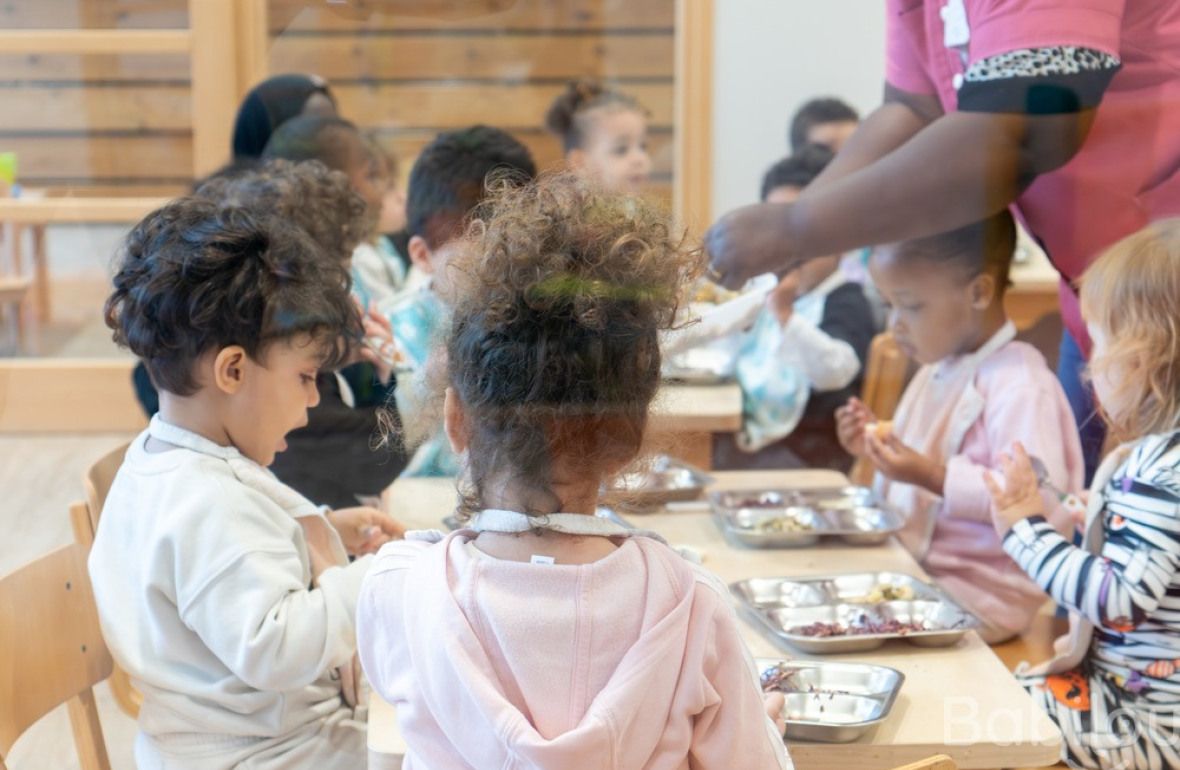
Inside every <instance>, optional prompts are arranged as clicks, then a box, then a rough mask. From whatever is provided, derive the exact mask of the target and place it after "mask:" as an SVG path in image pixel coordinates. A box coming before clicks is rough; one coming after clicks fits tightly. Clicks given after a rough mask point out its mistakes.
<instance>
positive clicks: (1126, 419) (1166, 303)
mask: <svg viewBox="0 0 1180 770" xmlns="http://www.w3.org/2000/svg"><path fill="white" fill-rule="evenodd" d="M1081 300H1082V316H1083V317H1084V318H1085V319H1086V321H1087V323H1090V324H1092V325H1094V326H1097V327H1098V328H1100V329H1101V330H1102V332H1103V334H1104V335H1105V337H1106V344H1105V345H1104V351H1103V354H1102V355H1101V356H1098V357H1095V358H1092V359H1091V361H1090V371H1091V372H1093V371H1096V370H1103V371H1104V372H1105V373H1106V377H1107V378H1108V379H1109V381H1110V382H1111V384H1112V387H1113V389H1114V392H1113V393H1112V394H1111V396H1110V397H1109V398H1108V399H1107V400H1108V401H1110V402H1111V403H1109V404H1104V405H1103V406H1102V409H1103V413H1104V415H1105V417H1106V420H1107V422H1108V423H1109V425H1110V427H1111V429H1112V431H1113V432H1114V433H1115V435H1116V436H1117V437H1118V438H1120V439H1123V440H1129V439H1133V438H1138V437H1140V436H1145V435H1148V434H1151V433H1161V432H1165V431H1170V430H1173V429H1175V428H1176V427H1177V425H1180V218H1177V219H1165V220H1161V221H1159V222H1155V223H1153V224H1151V225H1148V226H1147V227H1145V228H1144V229H1142V230H1140V231H1139V232H1137V233H1135V234H1134V235H1130V236H1128V237H1126V238H1124V239H1123V240H1121V241H1119V242H1118V243H1116V244H1115V245H1114V246H1111V247H1110V248H1109V249H1108V250H1107V251H1106V253H1104V254H1103V255H1102V256H1101V257H1100V258H1099V259H1098V261H1096V262H1095V263H1094V264H1092V265H1091V266H1090V268H1089V269H1088V270H1086V273H1085V275H1083V276H1082V290H1081Z"/></svg>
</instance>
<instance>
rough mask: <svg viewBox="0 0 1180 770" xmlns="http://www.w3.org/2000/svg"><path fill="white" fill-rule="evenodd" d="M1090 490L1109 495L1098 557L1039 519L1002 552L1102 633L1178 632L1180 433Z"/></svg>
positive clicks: (1143, 447)
mask: <svg viewBox="0 0 1180 770" xmlns="http://www.w3.org/2000/svg"><path fill="white" fill-rule="evenodd" d="M1093 494H1101V495H1102V496H1103V498H1104V506H1103V510H1102V512H1101V514H1100V515H1101V516H1103V522H1104V524H1103V526H1104V530H1105V542H1104V544H1103V546H1102V549H1101V552H1100V553H1099V554H1097V555H1095V554H1091V553H1089V552H1088V551H1085V550H1083V549H1082V548H1079V547H1077V546H1075V545H1074V544H1073V543H1071V542H1070V541H1069V540H1066V539H1065V538H1063V537H1062V536H1061V535H1060V534H1058V533H1057V531H1056V530H1054V529H1053V527H1052V526H1051V525H1050V524H1049V523H1048V522H1047V521H1046V520H1045V519H1044V517H1042V516H1033V517H1031V518H1029V519H1026V520H1024V521H1021V522H1018V523H1017V524H1016V525H1015V526H1014V527H1013V528H1012V529H1011V530H1010V531H1009V532H1008V534H1007V535H1006V536H1005V537H1004V543H1003V547H1004V550H1005V551H1006V552H1007V553H1008V555H1009V556H1011V557H1012V559H1014V560H1015V561H1016V563H1017V564H1019V565H1020V566H1021V568H1022V569H1024V570H1025V571H1026V572H1027V573H1028V574H1029V575H1030V576H1031V577H1032V578H1033V580H1035V581H1036V582H1037V584H1038V585H1040V586H1041V587H1042V588H1043V589H1044V590H1045V592H1046V593H1048V594H1049V595H1050V596H1051V597H1052V598H1053V599H1054V600H1055V601H1057V603H1059V604H1061V605H1063V606H1065V607H1068V608H1069V609H1071V610H1073V611H1074V612H1077V613H1079V614H1081V615H1082V616H1083V617H1085V618H1086V619H1087V620H1089V621H1090V622H1091V623H1093V624H1094V625H1095V626H1096V627H1097V628H1098V629H1099V631H1100V633H1103V634H1104V635H1107V636H1109V635H1112V634H1111V632H1113V635H1116V636H1117V635H1122V634H1128V633H1130V632H1133V631H1135V630H1137V629H1141V630H1143V631H1150V632H1152V633H1153V634H1154V633H1157V632H1159V631H1161V630H1165V629H1166V630H1174V631H1180V574H1178V573H1180V431H1176V432H1173V433H1170V434H1158V435H1152V436H1148V437H1147V438H1145V439H1144V440H1143V441H1141V442H1140V443H1139V444H1138V446H1136V447H1135V449H1134V450H1133V451H1132V453H1131V454H1130V456H1129V457H1128V458H1127V460H1126V462H1125V463H1124V464H1123V466H1122V467H1121V468H1119V469H1118V470H1117V471H1116V472H1115V473H1114V475H1113V476H1112V477H1111V480H1110V482H1109V484H1108V485H1107V486H1106V488H1105V489H1101V490H1094V491H1093ZM1173 597H1174V598H1173ZM1169 605H1173V606H1169ZM1177 644H1178V645H1180V638H1178V639H1177ZM1177 657H1180V650H1177Z"/></svg>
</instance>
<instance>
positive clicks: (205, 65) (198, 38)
mask: <svg viewBox="0 0 1180 770" xmlns="http://www.w3.org/2000/svg"><path fill="white" fill-rule="evenodd" d="M188 13H189V25H190V27H191V28H192V100H193V176H194V177H196V178H200V177H203V176H205V175H207V174H210V173H212V172H213V171H216V170H217V169H218V168H219V167H221V166H222V165H223V164H225V163H226V162H227V161H229V158H230V138H231V136H232V135H233V124H234V116H235V113H236V112H237V107H238V83H239V80H238V71H239V67H238V57H237V54H238V35H237V31H236V30H237V26H238V25H237V21H238V16H237V13H236V12H235V10H234V0H189V4H188Z"/></svg>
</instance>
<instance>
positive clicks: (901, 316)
mask: <svg viewBox="0 0 1180 770" xmlns="http://www.w3.org/2000/svg"><path fill="white" fill-rule="evenodd" d="M1015 243H1016V229H1015V223H1014V222H1013V220H1012V217H1011V215H1010V214H1008V212H1007V211H1004V212H1002V213H1001V214H998V215H996V216H994V217H992V218H990V219H987V220H984V221H982V222H978V223H975V224H972V225H968V226H966V227H963V228H960V229H959V230H955V231H952V232H949V233H943V234H941V235H935V236H931V237H928V238H921V239H917V240H912V241H905V242H903V243H898V244H894V245H891V246H883V247H878V248H877V249H875V250H874V252H873V256H872V259H871V260H870V263H869V269H870V270H871V272H872V275H873V282H874V283H875V284H876V286H877V288H878V289H879V290H880V292H881V296H882V297H884V299H885V301H886V302H887V303H888V305H889V328H890V330H891V331H892V333H893V336H894V338H895V339H896V340H897V344H898V345H899V346H900V347H901V349H902V350H903V351H904V352H905V353H906V355H908V356H910V357H911V358H913V359H915V360H917V362H918V363H920V364H922V368H921V369H919V370H918V372H917V374H916V375H915V376H914V379H913V380H912V381H911V382H910V384H909V386H908V387H907V388H906V391H905V394H904V395H903V396H902V398H901V403H900V404H898V407H897V412H896V414H895V416H894V418H893V424H892V429H891V430H889V429H886V428H885V427H884V426H874V429H872V430H866V428H868V427H870V426H871V425H872V424H873V423H875V422H876V417H875V416H874V415H872V414H871V413H870V412H869V410H868V409H867V408H866V407H865V406H864V404H862V403H861V402H860V401H858V400H856V399H851V400H850V401H849V403H848V405H847V406H845V407H842V408H841V409H840V410H839V412H838V413H837V427H838V430H839V433H840V440H841V442H842V443H843V444H844V446H845V448H846V449H848V451H849V452H850V453H851V454H853V455H855V456H860V457H867V458H869V460H870V461H872V463H873V465H874V467H875V468H876V470H877V477H876V482H875V483H876V487H877V489H878V491H879V492H880V493H881V495H882V496H883V497H884V498H885V499H886V500H888V501H889V502H890V503H892V504H893V505H894V506H896V507H897V508H898V509H899V510H901V511H902V512H903V513H904V514H905V515H906V516H907V517H908V521H907V523H906V526H905V528H904V529H903V530H902V532H901V540H902V543H903V544H904V545H905V546H906V547H907V548H908V549H909V550H910V552H911V553H913V554H914V557H915V558H917V559H918V560H919V561H920V562H921V563H922V566H923V567H924V568H925V570H926V571H927V572H928V573H929V574H930V576H931V577H933V578H934V579H935V580H936V581H937V582H938V584H939V586H941V587H942V588H943V589H944V590H945V591H947V593H949V594H950V595H951V597H953V598H954V599H955V600H956V601H958V602H959V603H960V604H961V605H963V606H964V607H965V608H966V609H968V610H970V611H971V612H972V613H974V614H975V615H976V616H977V617H978V618H979V619H980V621H982V623H983V627H982V630H981V634H982V636H983V637H984V639H985V640H987V641H988V642H991V643H995V642H999V641H1002V640H1004V639H1006V638H1008V637H1011V636H1013V635H1015V634H1019V633H1021V632H1022V631H1024V630H1025V628H1027V626H1028V625H1029V623H1030V622H1031V621H1032V619H1033V616H1034V615H1035V614H1036V612H1037V610H1038V609H1039V607H1040V606H1041V605H1042V604H1044V602H1045V597H1044V594H1043V593H1042V592H1041V591H1040V589H1039V588H1038V587H1037V585H1036V584H1035V583H1033V582H1032V581H1031V580H1030V579H1029V578H1028V576H1027V575H1025V574H1024V572H1023V571H1022V570H1021V569H1020V566H1019V565H1017V564H1016V563H1015V562H1013V561H1012V560H1011V559H1010V558H1009V557H1008V556H1007V554H1005V553H1004V551H1003V549H1001V547H1000V541H999V538H998V537H997V536H996V533H995V530H994V529H993V528H992V525H991V509H992V505H991V497H990V496H989V494H988V490H987V488H986V487H985V486H984V482H983V478H982V471H983V469H987V468H998V467H999V453H1000V452H1001V451H1006V450H1008V449H1009V448H1010V447H1011V446H1012V442H1014V441H1021V442H1023V443H1024V445H1025V446H1027V447H1029V449H1030V451H1031V452H1032V453H1033V454H1035V455H1036V456H1037V457H1039V458H1040V460H1041V462H1042V463H1043V465H1044V468H1045V471H1046V473H1047V480H1048V481H1049V482H1051V483H1052V484H1053V485H1054V486H1056V488H1058V489H1062V490H1066V491H1076V490H1078V489H1081V486H1082V455H1081V448H1080V445H1079V443H1078V436H1077V430H1076V428H1075V427H1074V422H1073V416H1072V412H1071V411H1070V408H1069V403H1068V402H1067V401H1066V400H1065V394H1064V393H1063V392H1062V390H1061V385H1060V384H1059V383H1058V382H1057V378H1056V377H1054V375H1053V373H1052V372H1051V371H1050V370H1049V368H1048V366H1047V365H1046V364H1045V359H1044V357H1043V356H1041V354H1040V353H1038V352H1037V351H1036V349H1035V348H1033V347H1032V346H1031V345H1028V344H1026V343H1023V342H1017V341H1016V340H1015V337H1016V329H1015V327H1014V326H1013V325H1012V322H1011V321H1009V320H1008V318H1007V316H1006V315H1005V313H1004V305H1003V299H1004V289H1005V287H1006V285H1007V282H1008V267H1009V265H1010V263H1011V258H1012V253H1013V250H1014V249H1015ZM1047 510H1048V512H1049V516H1050V520H1051V521H1052V523H1053V524H1054V526H1057V527H1058V528H1059V529H1060V530H1061V531H1062V532H1067V531H1068V530H1069V529H1070V527H1071V518H1070V514H1069V513H1068V511H1066V510H1065V509H1064V508H1063V507H1062V506H1060V505H1050V506H1047Z"/></svg>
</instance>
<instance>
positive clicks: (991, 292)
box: [970, 273, 996, 310]
mask: <svg viewBox="0 0 1180 770" xmlns="http://www.w3.org/2000/svg"><path fill="white" fill-rule="evenodd" d="M970 291H971V307H972V308H974V309H975V310H986V309H987V308H988V306H990V305H991V304H992V300H993V299H995V297H996V277H995V276H994V275H992V274H990V273H984V274H982V275H977V276H976V277H975V280H973V281H971V289H970Z"/></svg>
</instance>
